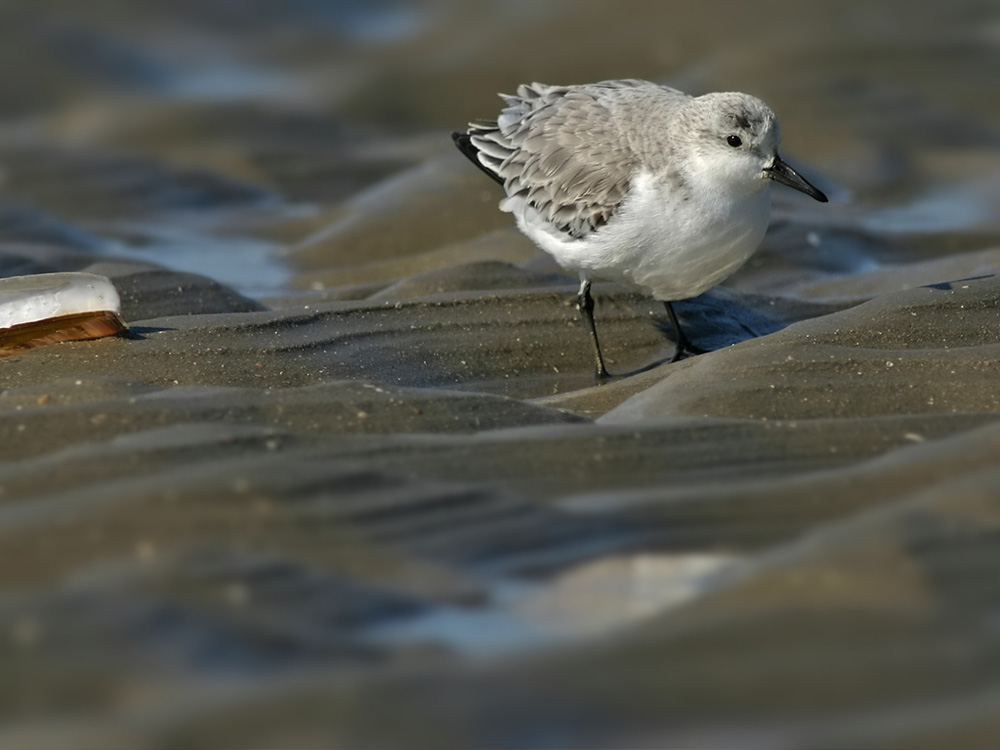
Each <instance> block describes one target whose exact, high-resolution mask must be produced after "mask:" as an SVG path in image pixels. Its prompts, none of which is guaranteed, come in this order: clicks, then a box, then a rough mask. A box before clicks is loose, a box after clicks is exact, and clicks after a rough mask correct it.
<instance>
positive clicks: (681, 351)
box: [663, 301, 705, 362]
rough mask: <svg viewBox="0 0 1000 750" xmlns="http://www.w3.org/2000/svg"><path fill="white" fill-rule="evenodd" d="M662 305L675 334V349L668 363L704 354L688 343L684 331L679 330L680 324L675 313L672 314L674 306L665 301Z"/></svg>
mask: <svg viewBox="0 0 1000 750" xmlns="http://www.w3.org/2000/svg"><path fill="white" fill-rule="evenodd" d="M663 305H664V307H666V308H667V315H669V316H670V324H671V325H672V326H673V327H674V331H675V332H676V333H677V348H676V349H675V350H674V356H673V358H672V359H671V360H670V361H671V362H676V361H677V360H679V359H680V358H681V357H686V356H688V355H689V354H704V353H705V350H704V349H699V348H698V347H696V346H695V345H694V344H692V343H691V342H690V341H688V337H687V336H685V335H684V330H683V329H682V328H681V322H680V321H679V320H677V313H675V312H674V306H673V305H671V304H670V303H669V302H666V301H665V302H664V303H663Z"/></svg>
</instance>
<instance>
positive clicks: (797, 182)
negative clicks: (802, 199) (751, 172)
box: [764, 154, 827, 203]
mask: <svg viewBox="0 0 1000 750" xmlns="http://www.w3.org/2000/svg"><path fill="white" fill-rule="evenodd" d="M764 174H766V175H767V176H768V177H770V178H771V179H772V180H774V181H775V182H780V183H781V184H783V185H788V187H793V188H795V189H796V190H801V191H802V192H803V193H805V194H806V195H809V196H811V197H813V198H815V199H816V200H818V201H819V202H820V203H826V201H827V198H826V196H825V195H824V194H823V191H822V190H820V189H819V188H817V187H816V186H815V185H812V184H810V182H809V180H807V179H806V178H805V177H803V176H802V175H800V174H799V173H798V172H796V171H795V170H794V169H792V168H791V167H790V166H788V165H787V164H786V163H785V162H783V161H782V160H781V157H780V156H778V155H777V154H775V155H774V162H773V163H772V164H771V166H769V167H764Z"/></svg>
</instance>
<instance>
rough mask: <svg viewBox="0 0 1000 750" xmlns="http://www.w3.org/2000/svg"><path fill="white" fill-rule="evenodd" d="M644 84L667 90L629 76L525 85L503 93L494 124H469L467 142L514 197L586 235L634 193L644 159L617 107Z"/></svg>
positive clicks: (574, 232) (568, 229) (573, 232)
mask: <svg viewBox="0 0 1000 750" xmlns="http://www.w3.org/2000/svg"><path fill="white" fill-rule="evenodd" d="M643 87H649V88H653V89H658V90H661V91H662V90H664V89H665V87H658V86H655V85H654V84H650V83H647V82H645V81H631V80H624V81H607V82H604V83H597V84H588V85H584V86H545V85H543V84H538V83H532V84H529V85H522V86H519V87H518V89H517V94H516V95H514V96H503V98H504V99H505V100H506V102H507V107H506V108H505V109H504V110H503V112H501V114H500V116H499V117H498V118H497V121H496V122H480V123H471V124H470V126H469V132H468V136H469V142H470V143H471V145H472V146H473V147H474V148H475V149H476V151H477V152H478V153H476V154H475V156H476V158H478V161H479V163H480V164H481V165H482V166H483V167H484V168H485V169H486V171H487V172H492V173H493V174H495V175H496V176H497V179H498V181H502V182H503V185H504V189H505V190H506V192H507V195H508V196H509V197H510V198H513V199H522V200H524V201H525V202H527V203H528V204H530V205H531V206H533V207H534V208H535V209H537V210H538V211H539V212H540V213H541V215H542V216H543V218H545V219H547V220H548V221H549V222H550V223H551V224H553V225H554V226H555V227H557V228H559V229H561V230H562V231H564V232H566V233H568V234H570V235H572V236H573V237H583V236H584V235H586V234H588V233H589V232H592V231H593V230H595V229H597V228H598V227H600V226H601V225H603V224H604V223H605V222H607V221H608V219H610V218H611V216H612V215H613V214H614V212H615V210H616V209H617V208H618V206H619V205H621V203H622V201H623V200H624V199H625V195H626V194H627V192H628V187H629V179H630V177H631V175H632V173H633V171H634V170H635V168H636V164H637V158H638V157H637V155H636V153H635V152H634V151H633V150H632V148H630V146H629V143H628V139H627V138H626V137H625V136H624V135H623V133H622V124H623V123H622V122H621V121H620V120H619V119H616V117H615V116H614V114H613V112H612V111H611V106H612V105H613V104H614V102H615V101H616V100H618V99H619V95H620V94H621V93H623V92H625V91H626V90H630V89H632V90H634V89H638V88H643ZM665 90H666V91H669V92H671V93H676V94H680V92H674V91H673V90H672V89H665Z"/></svg>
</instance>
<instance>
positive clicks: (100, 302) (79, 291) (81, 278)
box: [0, 273, 121, 329]
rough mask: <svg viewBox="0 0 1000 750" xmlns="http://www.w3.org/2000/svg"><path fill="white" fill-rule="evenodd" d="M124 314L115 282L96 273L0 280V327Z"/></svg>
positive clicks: (47, 274)
mask: <svg viewBox="0 0 1000 750" xmlns="http://www.w3.org/2000/svg"><path fill="white" fill-rule="evenodd" d="M88 312H95V313H96V312H113V313H115V314H116V315H120V314H121V300H120V299H119V297H118V291H117V290H116V289H115V287H114V285H113V284H112V283H111V281H109V280H108V279H107V278H106V277H104V276H98V275H97V274H94V273H43V274H36V275H34V276H13V277H11V278H7V279H0V329H4V328H10V327H11V326H16V325H22V324H24V323H33V322H36V321H40V320H46V319H49V318H58V317H61V316H63V315H78V314H81V313H88Z"/></svg>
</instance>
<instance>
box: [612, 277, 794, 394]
mask: <svg viewBox="0 0 1000 750" xmlns="http://www.w3.org/2000/svg"><path fill="white" fill-rule="evenodd" d="M757 302H758V304H759V302H760V301H759V300H757ZM673 306H674V311H675V312H676V313H677V317H678V318H679V319H680V322H681V325H682V326H683V327H684V333H685V334H686V335H687V337H688V339H690V341H691V343H692V344H693V345H694V346H696V347H697V348H699V349H701V350H702V353H708V352H713V351H715V350H716V349H723V348H725V347H727V346H732V345H733V344H738V343H740V342H741V341H748V340H749V339H754V338H757V337H759V336H765V335H767V334H769V333H774V332H775V331H780V330H781V329H782V328H784V327H785V326H787V325H789V324H790V323H791V322H793V321H791V320H780V319H777V318H776V317H774V316H773V315H765V314H763V313H761V312H760V311H758V310H757V309H755V308H754V307H752V306H750V305H748V304H747V303H746V302H743V301H741V300H739V299H737V298H734V297H732V296H729V295H723V294H720V293H718V292H706V293H705V294H701V295H699V296H697V297H693V298H691V299H687V300H681V301H679V302H674V303H673ZM655 325H656V327H657V328H658V329H659V330H660V331H661V332H662V333H663V335H664V337H665V338H667V339H669V340H670V341H676V335H677V334H676V332H675V331H674V327H673V326H672V325H671V324H670V320H669V319H668V318H667V315H666V312H665V311H664V314H663V315H662V316H660V317H659V318H658V319H657V320H656V322H655ZM691 356H697V355H692V354H686V355H685V356H684V357H682V358H681V359H689V358H690V357H691ZM671 359H672V355H671V357H666V358H664V359H660V360H657V361H655V362H651V363H650V364H648V365H643V366H642V367H640V368H637V369H635V370H632V371H630V372H627V373H622V374H621V377H628V376H631V375H639V374H641V373H644V372H649V371H650V370H654V369H656V368H657V367H659V366H661V365H664V364H667V363H669V362H670V361H671Z"/></svg>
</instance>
